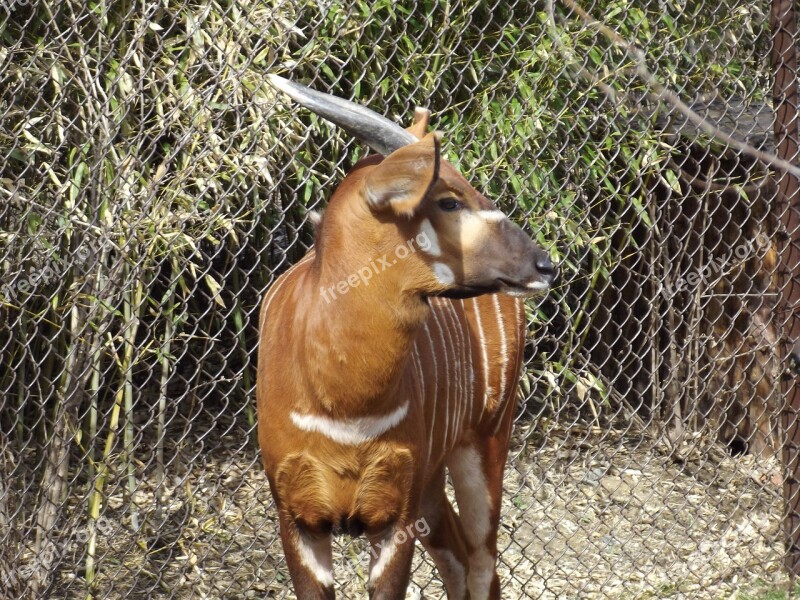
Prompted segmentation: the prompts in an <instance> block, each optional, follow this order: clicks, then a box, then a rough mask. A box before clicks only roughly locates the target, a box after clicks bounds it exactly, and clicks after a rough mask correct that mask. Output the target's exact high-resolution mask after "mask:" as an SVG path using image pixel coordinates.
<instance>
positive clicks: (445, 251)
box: [270, 75, 555, 298]
mask: <svg viewBox="0 0 800 600" xmlns="http://www.w3.org/2000/svg"><path fill="white" fill-rule="evenodd" d="M270 82H271V83H272V85H273V86H275V87H276V88H278V89H280V90H281V91H283V92H284V93H286V94H288V95H289V96H290V97H291V98H293V99H294V100H295V101H297V102H298V103H299V104H301V105H303V106H305V107H307V108H309V109H310V110H312V111H313V112H315V113H316V114H318V115H319V116H321V117H323V118H325V119H327V120H328V121H331V122H333V123H334V124H336V125H338V126H340V127H342V128H343V129H345V130H346V131H348V132H349V133H351V134H352V135H354V136H355V137H357V138H359V139H360V140H361V141H363V142H364V143H366V145H368V146H369V147H370V148H372V149H373V150H375V151H376V152H378V153H379V154H381V155H384V156H385V158H381V157H368V158H367V159H365V160H364V161H361V162H360V163H359V164H358V165H357V166H356V168H355V169H354V170H353V172H351V173H350V174H349V175H348V178H347V179H346V183H343V184H342V186H340V189H339V190H338V191H337V193H336V194H335V195H334V197H333V198H332V200H331V205H330V208H329V210H328V211H326V214H325V219H324V220H323V222H322V224H321V227H322V229H321V232H320V234H321V235H320V236H319V237H318V239H322V240H323V243H324V240H325V237H326V236H325V234H326V229H327V228H328V227H330V230H329V231H330V232H331V233H332V235H331V237H336V238H342V237H343V236H345V235H346V236H348V237H349V238H350V240H351V241H352V243H355V244H359V243H360V242H361V240H363V239H368V240H369V243H370V245H371V246H372V247H378V248H380V249H385V250H386V251H387V253H388V252H390V251H391V250H392V249H393V248H395V247H397V246H398V245H400V244H402V243H403V242H404V241H410V240H416V242H417V246H418V250H419V251H415V252H414V253H413V254H412V255H410V256H409V257H408V258H406V259H405V260H404V261H403V264H404V269H403V272H404V277H403V279H402V281H403V283H402V287H403V289H404V291H408V292H412V293H417V294H419V295H421V296H423V297H425V296H432V295H437V296H445V297H449V298H468V297H473V296H478V295H481V294H487V293H493V292H504V293H507V294H511V295H516V296H528V295H532V294H535V293H537V292H540V291H543V290H546V289H547V288H548V287H549V286H550V284H551V283H552V281H553V279H554V278H555V267H554V266H553V263H552V262H551V261H550V259H549V257H548V256H547V254H546V253H545V252H544V251H543V250H542V249H541V248H540V247H539V246H537V245H536V244H535V243H534V242H533V241H532V240H531V239H530V238H529V237H528V236H527V235H526V234H525V233H524V232H523V231H522V230H521V229H520V228H519V227H518V226H517V225H515V224H514V223H512V222H511V221H510V220H509V219H508V218H507V217H506V215H505V214H504V213H502V212H501V211H499V210H497V209H496V208H495V206H494V205H493V204H492V203H491V202H490V201H489V200H488V199H487V198H486V197H485V196H484V195H482V194H481V193H480V192H478V191H477V190H476V189H475V188H474V187H472V186H471V185H470V184H469V183H468V182H467V180H466V179H465V178H464V177H463V176H462V175H461V174H460V173H459V172H458V171H457V170H456V169H455V168H454V167H453V166H452V165H451V164H450V163H448V162H447V161H445V160H443V159H442V157H441V144H442V136H441V134H440V133H438V132H433V133H426V132H427V127H428V119H429V115H430V113H429V112H428V111H427V110H424V109H417V110H416V112H415V120H414V124H413V125H412V126H411V127H410V128H409V129H407V130H406V129H403V128H402V127H400V126H398V125H396V124H394V123H392V122H391V121H389V120H388V119H386V118H384V117H382V116H380V115H378V114H376V113H374V112H372V111H371V110H369V109H367V108H364V107H362V106H360V105H358V104H354V103H352V102H348V101H345V100H342V99H340V98H336V97H334V96H330V95H327V94H322V93H320V92H316V91H313V90H310V89H308V88H306V87H304V86H301V85H298V84H295V83H292V82H290V81H287V80H285V79H283V78H281V77H278V76H275V75H271V76H270ZM342 188H345V190H342ZM343 204H345V205H347V206H346V208H343V207H342V206H341V205H343ZM342 215H345V216H342ZM329 221H330V223H329ZM359 224H360V225H359ZM348 227H349V228H350V231H349V232H348V233H347V234H342V233H341V231H342V229H343V228H348ZM333 232H338V233H333Z"/></svg>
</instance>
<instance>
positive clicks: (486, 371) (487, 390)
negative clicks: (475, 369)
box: [472, 298, 492, 416]
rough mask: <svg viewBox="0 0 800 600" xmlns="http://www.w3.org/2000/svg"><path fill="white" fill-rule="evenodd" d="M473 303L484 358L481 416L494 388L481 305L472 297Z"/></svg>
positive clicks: (479, 344)
mask: <svg viewBox="0 0 800 600" xmlns="http://www.w3.org/2000/svg"><path fill="white" fill-rule="evenodd" d="M472 305H473V306H474V307H475V323H476V324H477V325H478V346H480V348H481V358H482V359H483V372H482V373H483V374H482V376H481V378H482V379H483V403H482V405H481V416H483V411H484V410H486V400H487V399H488V398H489V396H490V395H491V393H492V388H491V386H490V385H489V356H488V354H487V353H486V336H485V335H484V333H483V325H482V324H481V307H480V306H479V305H478V300H477V299H476V298H473V299H472Z"/></svg>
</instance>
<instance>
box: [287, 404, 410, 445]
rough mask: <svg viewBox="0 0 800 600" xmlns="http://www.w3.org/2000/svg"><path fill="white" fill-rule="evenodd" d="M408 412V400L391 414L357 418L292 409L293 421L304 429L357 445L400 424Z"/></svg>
mask: <svg viewBox="0 0 800 600" xmlns="http://www.w3.org/2000/svg"><path fill="white" fill-rule="evenodd" d="M407 414H408V400H406V401H405V402H404V403H403V404H401V405H400V406H398V407H397V408H396V409H394V410H393V411H392V412H390V413H389V414H386V415H383V416H380V417H358V418H355V419H331V418H330V417H321V416H317V415H304V414H300V413H298V412H295V411H292V414H291V418H292V423H294V425H295V427H297V428H298V429H302V430H303V431H309V432H316V433H320V434H322V435H324V436H325V437H327V438H329V439H331V440H333V441H334V442H338V443H339V444H345V445H347V446H355V445H357V444H363V443H365V442H369V441H371V440H374V439H375V438H377V437H379V436H381V435H383V434H384V433H386V432H387V431H389V430H390V429H392V428H393V427H395V426H396V425H398V424H399V423H400V422H401V421H402V420H403V419H405V418H406V415H407Z"/></svg>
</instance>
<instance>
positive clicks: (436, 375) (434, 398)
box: [423, 321, 439, 464]
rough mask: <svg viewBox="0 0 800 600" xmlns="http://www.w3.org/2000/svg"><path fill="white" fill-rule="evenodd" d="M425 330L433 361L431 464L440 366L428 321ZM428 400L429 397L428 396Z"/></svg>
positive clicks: (429, 447)
mask: <svg viewBox="0 0 800 600" xmlns="http://www.w3.org/2000/svg"><path fill="white" fill-rule="evenodd" d="M423 327H424V328H425V335H426V336H428V343H429V344H430V345H431V354H430V356H431V358H432V359H433V376H434V379H433V393H432V394H431V396H430V399H431V400H432V401H433V408H432V412H431V427H430V430H429V431H430V435H429V436H428V464H430V462H431V452H432V451H433V440H434V439H435V437H436V436H435V432H436V428H435V426H436V411H437V409H438V407H437V404H438V399H439V365H438V364H437V363H436V346H434V345H433V337H431V330H430V328H429V327H428V321H425V324H424V325H423ZM426 398H427V396H426Z"/></svg>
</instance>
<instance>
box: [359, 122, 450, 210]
mask: <svg viewBox="0 0 800 600" xmlns="http://www.w3.org/2000/svg"><path fill="white" fill-rule="evenodd" d="M441 143H442V134H441V133H439V132H438V131H437V132H434V133H429V134H428V135H426V136H425V137H424V138H422V139H421V140H420V141H419V142H417V143H416V144H409V145H408V146H403V147H402V148H400V149H398V150H395V151H394V152H392V153H391V154H390V155H389V156H387V157H386V158H385V159H384V160H383V161H382V162H381V163H379V164H378V165H376V166H375V168H374V169H373V170H372V171H371V172H370V173H369V175H367V177H366V179H365V180H364V187H363V190H362V191H363V194H364V198H365V199H366V201H367V204H369V206H370V207H371V208H372V209H373V210H378V211H380V210H386V209H387V208H391V210H393V211H394V212H395V214H398V215H404V216H407V217H410V216H411V215H413V214H414V211H416V210H417V208H418V207H419V205H420V204H421V203H422V200H423V199H424V198H425V195H426V194H427V193H428V190H429V189H430V188H431V186H432V185H433V183H434V182H435V181H436V179H437V178H438V177H439V156H440V148H441Z"/></svg>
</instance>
